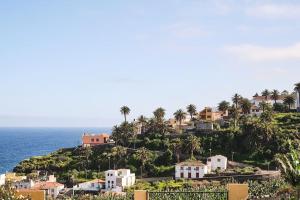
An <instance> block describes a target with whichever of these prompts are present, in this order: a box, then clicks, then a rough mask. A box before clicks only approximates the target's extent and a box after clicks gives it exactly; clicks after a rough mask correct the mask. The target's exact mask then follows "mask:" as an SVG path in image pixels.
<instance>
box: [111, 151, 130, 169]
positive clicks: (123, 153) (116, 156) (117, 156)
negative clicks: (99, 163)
mask: <svg viewBox="0 0 300 200" xmlns="http://www.w3.org/2000/svg"><path fill="white" fill-rule="evenodd" d="M126 155H127V148H126V147H123V146H115V147H113V148H112V149H111V156H112V157H113V158H114V162H115V163H114V164H115V167H118V163H119V162H120V161H121V159H122V158H123V157H124V156H126ZM115 167H114V168H115Z"/></svg>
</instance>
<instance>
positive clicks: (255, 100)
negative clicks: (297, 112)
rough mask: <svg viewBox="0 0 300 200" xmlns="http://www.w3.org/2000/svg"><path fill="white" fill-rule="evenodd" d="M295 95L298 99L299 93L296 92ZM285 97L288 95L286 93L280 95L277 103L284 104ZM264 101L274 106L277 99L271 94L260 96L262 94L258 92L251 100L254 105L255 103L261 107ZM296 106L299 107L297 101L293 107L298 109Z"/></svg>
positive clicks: (257, 106)
mask: <svg viewBox="0 0 300 200" xmlns="http://www.w3.org/2000/svg"><path fill="white" fill-rule="evenodd" d="M293 96H294V97H295V99H296V96H297V94H296V93H294V94H293ZM285 97H286V95H284V94H282V95H279V96H278V99H277V100H276V103H280V104H283V102H284V98H285ZM262 102H265V103H268V104H270V105H271V106H273V105H274V104H275V100H274V99H272V97H271V95H269V96H267V97H265V96H260V95H258V94H256V95H254V96H253V98H252V100H251V103H252V105H254V106H255V107H256V108H259V105H260V103H262ZM296 107H297V105H296V103H295V105H292V106H291V108H292V109H296Z"/></svg>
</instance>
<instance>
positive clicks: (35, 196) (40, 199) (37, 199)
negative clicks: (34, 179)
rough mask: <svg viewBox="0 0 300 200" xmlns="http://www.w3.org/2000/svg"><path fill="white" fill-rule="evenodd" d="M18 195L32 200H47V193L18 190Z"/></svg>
mask: <svg viewBox="0 0 300 200" xmlns="http://www.w3.org/2000/svg"><path fill="white" fill-rule="evenodd" d="M17 195H19V196H23V197H30V198H31V199H32V200H45V197H46V195H45V191H43V190H31V189H23V190H17Z"/></svg>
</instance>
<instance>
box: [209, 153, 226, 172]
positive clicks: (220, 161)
mask: <svg viewBox="0 0 300 200" xmlns="http://www.w3.org/2000/svg"><path fill="white" fill-rule="evenodd" d="M207 165H209V167H210V169H211V170H213V171H214V170H216V169H218V168H220V169H221V170H226V169H227V158H226V157H225V156H222V155H216V156H212V157H209V158H208V160H207Z"/></svg>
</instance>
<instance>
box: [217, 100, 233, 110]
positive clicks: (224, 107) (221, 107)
mask: <svg viewBox="0 0 300 200" xmlns="http://www.w3.org/2000/svg"><path fill="white" fill-rule="evenodd" d="M229 107H230V103H229V102H227V101H221V102H220V103H219V105H218V110H219V111H221V112H223V113H225V112H226V111H227V110H228V109H229Z"/></svg>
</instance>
